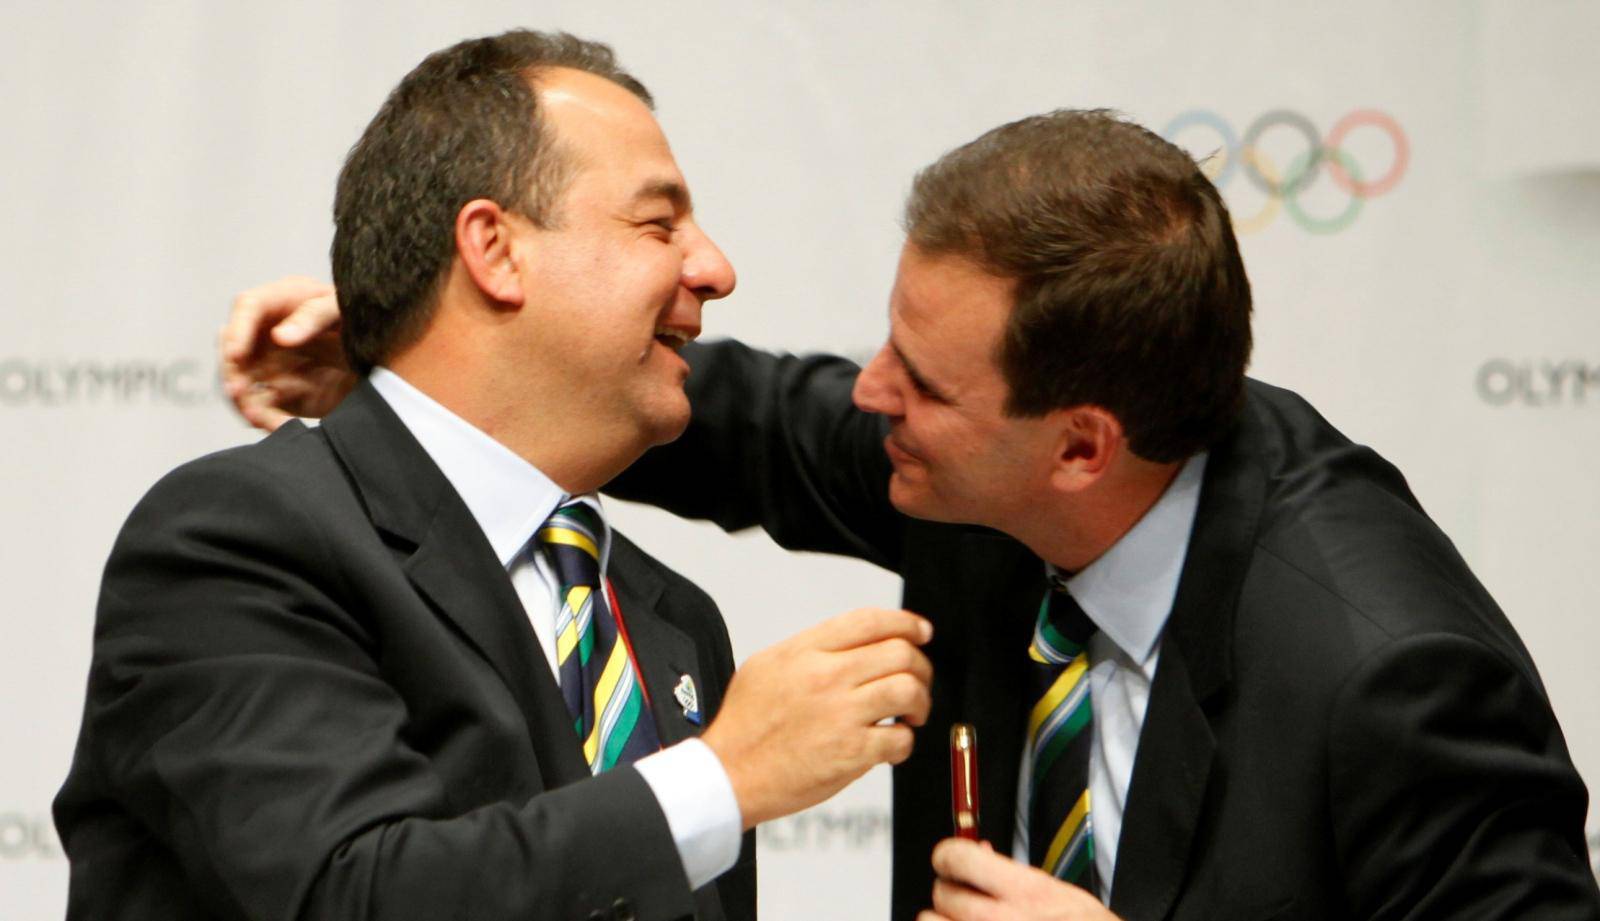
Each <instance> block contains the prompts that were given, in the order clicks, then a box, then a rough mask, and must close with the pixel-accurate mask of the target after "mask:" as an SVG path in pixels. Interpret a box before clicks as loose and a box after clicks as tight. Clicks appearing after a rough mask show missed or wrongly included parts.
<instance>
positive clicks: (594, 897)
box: [58, 458, 693, 921]
mask: <svg viewBox="0 0 1600 921" xmlns="http://www.w3.org/2000/svg"><path fill="white" fill-rule="evenodd" d="M307 504H309V503H308V500H306V499H304V498H303V497H302V496H300V495H298V494H297V493H296V491H295V488H294V487H293V486H292V485H291V484H287V483H283V482H280V479H279V478H275V477H273V476H270V475H267V474H266V473H264V472H261V471H259V470H258V469H257V468H255V467H253V466H252V465H250V464H248V463H246V462H243V461H228V460H226V459H221V460H219V459H217V458H213V459H210V460H207V461H201V462H197V464H195V465H190V466H189V467H186V468H183V469H180V470H179V471H178V472H176V473H175V474H173V475H171V476H169V477H168V478H167V479H166V480H164V481H163V482H162V483H161V484H158V486H157V487H156V488H155V489H154V490H153V491H152V492H151V494H150V495H149V496H148V497H146V499H145V501H144V502H142V503H141V505H140V506H139V508H138V509H136V510H135V512H134V514H133V516H132V517H131V519H130V520H129V523H128V525H127V526H126V527H125V529H124V531H123V533H122V535H121V536H120V538H119V540H118V543H117V545H116V547H115V549H114V550H113V553H112V556H111V559H110V562H109V563H108V568H107V571H106V575H105V580H104V583H103V588H102V594H101V601H100V609H99V612H98V616H97V623H96V636H95V654H94V660H93V665H92V667H91V674H90V687H89V699H88V704H87V707H86V715H85V728H84V737H83V741H82V742H80V748H79V753H78V756H77V761H76V762H75V764H74V768H73V774H74V777H73V778H69V781H68V787H67V788H66V789H65V790H64V791H63V795H62V798H61V800H60V801H58V817H59V820H60V821H61V824H62V827H63V830H64V832H65V834H64V839H65V841H64V843H65V844H66V847H67V850H68V853H69V854H70V855H71V856H72V858H73V872H74V876H75V879H74V886H75V887H76V886H77V885H79V884H80V880H79V879H78V878H77V877H78V876H79V875H80V873H81V874H83V876H84V878H85V879H86V880H87V883H86V884H88V885H97V886H101V887H104V886H106V885H115V884H116V881H114V880H105V879H101V880H96V879H95V878H94V877H95V874H96V872H97V870H98V868H100V867H106V868H111V867H115V866H119V865H125V864H126V861H125V860H117V859H113V857H114V855H112V854H109V853H107V854H105V856H106V858H107V859H106V860H104V861H99V860H97V856H98V854H97V849H100V848H106V849H110V848H115V847H118V846H122V845H119V844H118V842H119V841H122V840H125V839H123V838H118V837H117V836H111V835H107V836H104V837H102V838H99V839H98V840H97V833H96V827H97V826H96V821H95V814H96V813H97V812H98V811H101V805H100V804H99V803H96V802H94V801H93V799H94V798H101V799H110V800H113V801H115V802H116V803H117V804H119V805H120V806H121V808H123V809H127V810H131V811H132V812H133V813H134V816H135V818H136V820H137V821H138V823H139V824H140V825H141V826H142V827H143V828H145V829H147V830H148V833H149V834H150V835H151V836H153V837H154V838H155V839H156V840H157V842H158V843H159V845H161V846H162V847H164V848H165V849H166V850H167V851H170V852H171V853H173V854H175V855H177V859H178V861H179V862H180V863H181V864H182V869H183V873H184V877H185V879H186V880H187V882H188V885H189V886H190V887H191V890H192V892H193V894H194V895H195V896H196V897H198V898H199V899H200V900H201V901H203V902H204V903H205V904H206V906H207V908H208V910H209V912H210V913H212V914H214V915H215V916H216V917H219V918H239V919H243V918H251V919H285V921H287V919H292V918H339V919H374V921H375V919H445V918H472V919H478V921H496V919H513V918H515V919H545V918H549V919H556V918H562V919H566V918H584V917H589V916H590V913H591V912H592V911H595V910H596V909H599V910H602V911H606V912H609V910H610V909H611V907H612V905H613V904H614V901H615V900H616V899H622V900H625V901H626V902H628V903H631V905H632V907H633V910H634V911H635V912H636V914H637V916H638V917H639V918H641V919H643V918H652V919H664V918H674V917H680V916H684V915H688V914H690V913H691V912H692V911H693V901H692V898H691V894H690V892H689V888H688V884H687V881H686V880H685V878H684V875H683V869H682V864H681V862H680V860H679V857H678V854H677V851H676V849H675V847H674V845H673V842H672V838H671V835H670V832H669V830H668V828H667V824H666V820H665V818H664V816H663V815H662V813H661V810H660V808H659V806H658V805H657V803H656V800H655V798H654V797H653V795H652V794H651V792H650V790H649V788H648V786H647V785H646V783H645V782H644V780H643V778H642V777H640V775H639V774H638V772H637V771H635V770H633V769H631V768H629V769H620V770H616V771H612V772H608V773H606V774H602V775H600V776H598V777H596V778H594V779H592V780H585V781H580V782H578V783H575V784H571V785H569V786H566V787H562V788H560V789H557V790H554V791H550V792H546V793H542V794H539V795H536V796H533V797H532V798H531V799H529V800H527V801H526V802H524V803H498V804H492V805H487V806H480V807H478V808H468V807H466V806H462V805H459V804H457V803H453V802H452V797H453V795H454V796H459V795H460V791H458V790H451V789H447V788H446V786H445V784H444V783H443V782H442V780H441V778H440V777H439V776H438V774H437V773H436V772H435V771H434V770H433V769H432V767H431V766H430V763H429V761H428V759H426V758H425V757H423V756H422V755H421V754H420V753H419V752H418V751H417V750H416V749H414V748H413V747H412V746H411V745H409V744H408V741H407V737H408V734H409V733H413V732H419V731H434V732H437V731H444V730H442V729H440V728H439V727H434V728H433V729H431V730H430V729H419V728H418V727H416V726H414V725H413V724H412V723H411V722H410V721H408V714H407V708H406V705H405V702H404V700H403V699H402V698H401V697H400V696H399V694H398V693H397V692H396V690H395V689H394V687H393V686H392V685H391V684H390V683H389V682H388V681H386V680H385V678H384V676H383V674H382V673H381V669H382V661H383V658H384V656H385V650H384V649H383V648H380V645H379V644H378V643H376V642H375V641H374V639H373V637H372V636H371V635H369V633H368V631H367V630H366V628H365V627H364V620H363V617H362V616H361V613H360V612H361V611H362V610H364V606H367V605H370V604H373V603H381V601H378V602H374V600H373V599H362V598H356V597H353V595H354V594H355V593H354V592H353V591H351V588H350V586H349V585H348V584H347V581H346V580H347V578H348V574H344V573H341V572H340V571H338V570H337V569H336V568H335V567H334V565H333V564H332V563H330V562H329V561H331V560H335V559H338V554H337V553H336V552H335V550H334V548H332V547H331V546H329V544H328V537H327V532H326V530H325V529H323V528H319V527H318V526H317V521H318V518H317V516H316V515H315V514H313V513H312V512H311V511H310V510H309V509H307V508H306V507H305V506H306V505H307ZM460 731H471V729H470V727H467V728H466V729H462V730H460ZM488 770H493V767H492V766H490V767H489V768H488ZM91 777H92V778H93V779H92V781H91V780H89V778H91ZM75 785H81V786H82V787H83V788H86V789H93V790H96V791H98V792H97V793H96V795H95V797H93V798H92V797H86V796H83V795H81V794H78V793H74V792H73V790H74V789H75ZM137 889H138V887H136V886H131V885H130V886H129V887H128V891H129V892H130V894H132V893H135V892H136V891H137ZM151 916H152V917H154V916H156V915H155V914H152V915H151Z"/></svg>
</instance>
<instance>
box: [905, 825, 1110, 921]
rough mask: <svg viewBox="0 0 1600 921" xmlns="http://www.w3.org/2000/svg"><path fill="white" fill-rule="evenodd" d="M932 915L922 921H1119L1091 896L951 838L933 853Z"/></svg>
mask: <svg viewBox="0 0 1600 921" xmlns="http://www.w3.org/2000/svg"><path fill="white" fill-rule="evenodd" d="M933 871H934V872H935V873H937V874H938V876H939V878H938V879H937V880H934V883H933V911H924V912H922V913H921V914H919V915H917V921H1001V919H1005V921H1091V919H1092V921H1116V917H1117V916H1116V915H1113V914H1112V913H1111V911H1110V910H1109V909H1107V908H1106V907H1105V906H1104V905H1101V904H1100V901H1099V900H1098V899H1096V898H1095V897H1094V896H1092V895H1090V894H1089V893H1087V892H1085V891H1083V890H1082V889H1079V888H1078V887H1077V886H1074V885H1072V884H1070V883H1064V882H1062V881H1061V880H1059V879H1056V878H1055V877H1053V876H1051V875H1050V874H1048V873H1046V872H1044V871H1043V870H1039V869H1036V868H1034V867H1030V866H1028V865H1027V864H1023V863H1018V862H1017V861H1015V860H1012V859H1011V858H1009V857H1002V856H1001V855H999V854H996V853H995V852H994V849H993V848H991V847H990V846H989V845H988V844H987V843H982V844H980V843H978V842H976V841H965V840H962V839H961V838H947V839H946V840H944V841H941V842H939V846H938V847H936V848H934V849H933Z"/></svg>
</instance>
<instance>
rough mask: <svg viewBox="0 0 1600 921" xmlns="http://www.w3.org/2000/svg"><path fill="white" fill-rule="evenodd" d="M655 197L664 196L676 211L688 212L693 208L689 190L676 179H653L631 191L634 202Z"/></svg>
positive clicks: (637, 202)
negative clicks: (635, 190)
mask: <svg viewBox="0 0 1600 921" xmlns="http://www.w3.org/2000/svg"><path fill="white" fill-rule="evenodd" d="M655 198H665V199H666V200H667V201H669V202H671V203H672V207H673V208H675V209H676V210H678V211H683V212H690V211H693V210H694V204H693V203H692V202H690V200H689V190H688V189H687V188H685V187H684V185H683V183H681V182H679V181H677V180H676V179H653V180H651V181H649V182H646V183H645V184H644V185H642V186H640V187H639V191H637V192H635V193H633V203H634V204H639V203H641V202H646V201H650V200H651V199H655Z"/></svg>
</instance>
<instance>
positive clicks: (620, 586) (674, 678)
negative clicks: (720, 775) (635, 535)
mask: <svg viewBox="0 0 1600 921" xmlns="http://www.w3.org/2000/svg"><path fill="white" fill-rule="evenodd" d="M610 570H611V583H612V587H613V588H615V589H616V593H617V605H618V607H619V608H621V610H622V617H621V620H622V624H623V627H624V628H625V629H626V630H627V631H628V639H629V642H630V644H631V646H632V647H633V653H634V657H635V660H636V661H637V663H638V666H639V671H640V672H641V674H642V676H643V682H644V687H645V691H646V693H647V694H648V695H649V698H650V713H651V714H652V715H653V716H654V717H655V720H656V736H657V737H658V738H659V739H660V740H661V745H662V747H663V748H665V747H666V746H668V745H672V744H674V743H676V742H681V741H683V740H684V739H687V738H689V737H690V736H693V735H696V734H698V733H699V731H700V730H701V728H703V724H704V721H705V720H706V718H707V716H706V700H705V697H704V693H705V689H706V688H707V687H708V686H709V685H707V683H706V682H705V680H704V676H703V675H702V674H701V672H700V657H699V655H698V653H697V652H696V651H695V645H694V641H693V640H692V639H690V638H689V635H688V634H686V633H684V632H683V631H682V630H679V629H678V628H677V627H676V626H674V625H673V624H672V623H670V622H668V621H667V620H666V619H665V618H664V617H662V616H661V614H660V613H659V606H660V604H661V598H662V595H663V593H664V592H665V590H666V584H665V583H664V582H662V580H661V578H660V576H658V575H657V574H656V573H654V572H653V571H651V570H650V569H649V568H648V567H646V566H643V565H641V561H640V560H639V551H638V550H637V549H635V548H634V547H633V545H632V544H630V543H628V542H627V540H626V539H625V538H623V537H622V536H621V535H615V536H614V537H613V539H612V546H611V566H610ZM685 676H687V677H688V678H689V681H690V684H691V685H692V687H693V688H694V689H695V692H696V696H697V697H698V698H699V700H698V703H699V707H700V719H701V723H700V724H695V723H693V722H690V720H689V719H688V717H687V716H686V715H685V713H684V708H683V707H682V706H681V705H680V704H679V703H678V700H677V696H676V693H675V690H676V688H677V686H678V683H679V682H680V681H681V680H682V679H683V678H684V677H685Z"/></svg>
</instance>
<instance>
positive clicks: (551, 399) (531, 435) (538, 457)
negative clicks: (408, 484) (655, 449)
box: [388, 349, 648, 495]
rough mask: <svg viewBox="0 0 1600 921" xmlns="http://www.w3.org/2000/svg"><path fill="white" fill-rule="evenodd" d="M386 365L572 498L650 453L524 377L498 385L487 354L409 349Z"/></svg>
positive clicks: (523, 373)
mask: <svg viewBox="0 0 1600 921" xmlns="http://www.w3.org/2000/svg"><path fill="white" fill-rule="evenodd" d="M388 367H389V369H390V370H391V371H393V372H394V373H395V374H398V375H399V376H400V377H402V378H404V379H405V381H406V383H408V384H410V385H411V386H413V387H415V388H416V389H418V390H420V391H422V392H423V393H424V394H426V395H427V396H428V397H429V398H430V399H432V400H434V401H435V402H437V403H438V404H439V405H440V406H443V407H444V408H445V409H448V410H449V411H450V412H452V413H454V414H456V415H457V416H459V417H461V418H462V419H463V420H465V421H466V422H467V423H469V424H470V425H472V426H473V427H475V428H477V429H478V430H479V431H482V432H483V433H484V434H486V435H488V436H489V437H490V438H493V439H494V440H495V441H498V442H500V443H501V444H502V445H505V446H506V447H507V448H508V449H510V450H511V451H512V452H513V453H515V454H517V455H518V456H519V457H521V458H522V459H523V460H526V461H527V462H528V463H530V464H532V465H533V466H535V467H537V468H538V469H539V470H540V471H542V472H543V473H544V474H545V476H548V477H549V478H550V479H551V480H552V481H553V482H555V483H556V485H558V486H560V487H561V488H562V489H563V490H565V491H566V492H568V493H570V494H573V495H578V494H582V493H588V492H594V491H596V490H598V489H599V488H600V487H601V486H603V485H604V484H606V483H607V482H609V481H610V480H611V479H612V478H613V477H615V476H616V475H617V474H619V473H621V472H622V471H623V470H625V469H627V467H628V465H629V464H631V463H633V462H634V461H635V460H637V459H638V458H639V455H640V454H642V453H644V450H645V448H646V447H648V445H643V444H633V443H631V442H629V441H628V440H627V439H623V438H618V437H615V435H613V434H612V433H608V432H606V431H603V430H599V429H597V428H596V426H594V425H593V424H592V423H585V421H584V420H582V419H581V418H574V417H575V416H581V415H582V413H581V412H579V411H578V410H577V408H575V407H572V406H569V405H567V401H564V400H563V399H562V394H560V393H555V392H551V391H552V390H553V389H554V388H551V387H542V386H540V385H539V384H538V383H537V382H534V381H529V380H528V376H527V374H526V372H525V371H523V372H522V373H520V374H519V375H518V376H517V378H516V380H515V381H512V380H509V379H508V380H500V379H499V376H498V375H497V374H496V373H495V370H494V369H495V367H496V365H495V363H494V361H493V360H492V359H491V358H490V357H487V356H480V355H455V354H439V353H438V350H426V351H424V350H419V349H410V350H407V351H406V352H404V353H403V354H400V355H396V356H394V358H393V359H392V360H391V361H390V362H389V364H388ZM464 369H470V370H464Z"/></svg>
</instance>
